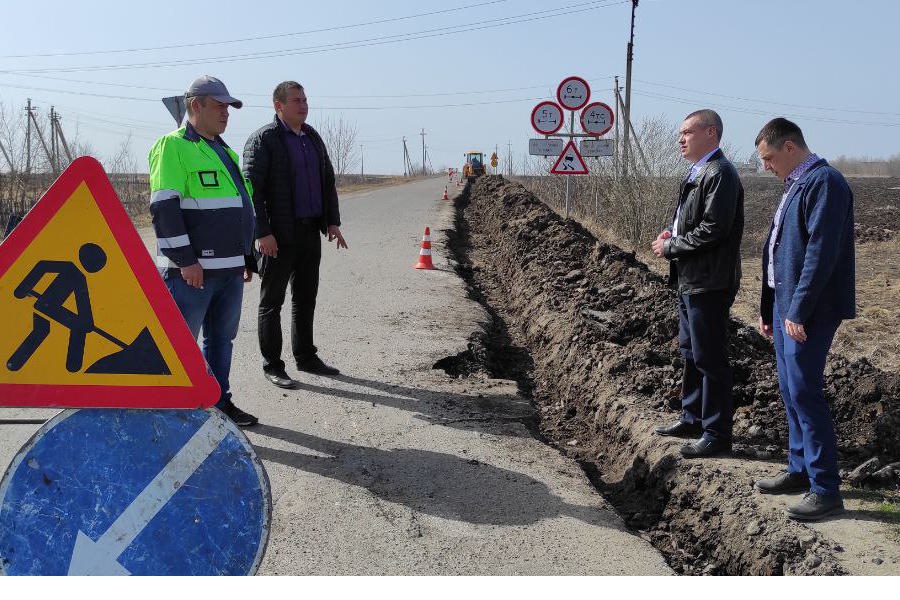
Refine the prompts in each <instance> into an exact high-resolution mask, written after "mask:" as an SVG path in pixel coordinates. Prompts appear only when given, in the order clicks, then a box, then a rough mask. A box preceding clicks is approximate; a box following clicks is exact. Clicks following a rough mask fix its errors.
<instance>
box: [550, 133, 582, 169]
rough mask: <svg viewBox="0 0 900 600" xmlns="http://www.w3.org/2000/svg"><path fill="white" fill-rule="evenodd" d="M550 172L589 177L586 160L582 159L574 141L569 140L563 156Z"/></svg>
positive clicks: (561, 155)
mask: <svg viewBox="0 0 900 600" xmlns="http://www.w3.org/2000/svg"><path fill="white" fill-rule="evenodd" d="M550 172H551V173H554V174H556V175H587V172H588V169H587V165H586V164H584V159H582V158H581V154H579V153H578V148H576V147H575V144H574V142H572V140H569V143H568V144H566V147H565V148H563V151H562V154H560V155H559V158H557V159H556V164H555V165H553V168H552V169H550Z"/></svg>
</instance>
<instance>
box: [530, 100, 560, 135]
mask: <svg viewBox="0 0 900 600" xmlns="http://www.w3.org/2000/svg"><path fill="white" fill-rule="evenodd" d="M548 104H549V105H551V106H554V107H556V109H557V110H558V111H559V125H557V126H556V129H554V130H553V131H541V130H540V129H538V128H537V127H536V126H535V124H534V113H536V112H537V111H538V109H539V108H540V107H542V106H546V105H548ZM564 117H565V115H564V114H563V109H562V107H561V106H560V105H559V104H557V103H556V102H551V101H550V100H544V101H543V102H538V104H537V105H536V106H535V107H534V108H533V109H531V127H532V128H533V129H534V130H535V131H537V132H538V133H539V134H541V135H553V134H554V133H556V132H557V131H559V130H560V129H562V126H563V121H564V120H565V118H564Z"/></svg>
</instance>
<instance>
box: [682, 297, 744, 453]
mask: <svg viewBox="0 0 900 600" xmlns="http://www.w3.org/2000/svg"><path fill="white" fill-rule="evenodd" d="M733 302H734V293H733V292H731V291H728V290H722V291H715V292H704V293H700V294H679V295H678V325H679V327H678V346H679V349H680V350H681V356H682V357H683V358H684V373H683V376H682V380H681V420H682V421H684V422H685V423H700V424H702V426H703V437H705V438H707V439H714V440H721V441H731V424H732V417H733V414H734V408H733V406H732V399H731V384H732V372H731V366H730V365H729V364H728V310H729V309H730V308H731V304H732V303H733Z"/></svg>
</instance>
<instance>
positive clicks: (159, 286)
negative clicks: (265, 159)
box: [0, 157, 219, 408]
mask: <svg viewBox="0 0 900 600" xmlns="http://www.w3.org/2000/svg"><path fill="white" fill-rule="evenodd" d="M0 314H2V315H3V321H4V323H3V327H2V329H0V406H54V407H74V408H79V407H101V406H102V407H118V408H197V407H200V406H203V407H206V406H211V405H212V404H214V403H215V402H216V401H217V400H218V395H219V388H218V384H217V383H216V381H215V379H214V378H213V377H212V376H211V375H210V374H209V373H208V370H207V368H206V363H205V361H204V360H203V356H202V355H201V354H200V351H199V348H198V347H197V344H196V341H195V340H194V339H193V337H192V336H191V334H190V331H189V330H188V328H187V325H186V324H185V322H184V320H183V318H182V317H181V314H180V313H179V312H178V308H177V307H176V306H175V303H174V301H173V300H172V298H171V296H170V295H169V292H168V290H167V289H166V287H165V285H164V284H163V281H162V279H161V278H160V276H159V274H158V272H157V270H156V267H155V266H154V264H153V261H152V260H151V258H150V255H149V254H148V253H147V250H146V248H145V246H144V244H143V242H142V241H141V239H140V237H139V236H138V234H137V231H135V229H134V226H133V225H132V224H131V221H130V220H129V218H128V216H127V214H126V213H125V211H124V209H123V208H122V205H121V203H120V201H119V199H118V197H117V196H116V193H115V191H114V190H113V189H112V186H111V185H110V183H109V180H108V178H107V177H106V174H105V173H104V171H103V168H102V167H101V166H100V164H99V163H98V162H97V161H96V160H94V159H93V158H90V157H82V158H79V159H77V160H76V161H74V162H73V163H72V164H71V165H70V166H69V168H68V169H66V171H65V172H64V173H63V174H62V175H61V176H60V178H59V179H58V180H57V181H56V182H55V183H54V184H53V185H52V186H51V187H50V189H49V190H47V192H46V193H45V194H44V196H43V197H41V199H40V200H39V201H38V202H37V204H35V206H34V208H32V209H31V211H30V212H29V213H28V215H26V217H25V218H24V219H23V220H22V222H21V223H19V224H18V225H17V226H16V228H15V229H14V230H13V231H12V233H11V234H10V236H9V237H8V238H7V239H6V240H4V241H3V243H2V244H0Z"/></svg>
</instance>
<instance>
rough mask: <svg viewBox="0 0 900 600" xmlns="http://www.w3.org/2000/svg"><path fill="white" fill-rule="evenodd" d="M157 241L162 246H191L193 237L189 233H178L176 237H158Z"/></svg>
mask: <svg viewBox="0 0 900 600" xmlns="http://www.w3.org/2000/svg"><path fill="white" fill-rule="evenodd" d="M156 243H157V244H159V247H160V248H181V247H182V246H189V245H190V244H191V238H190V237H188V235H187V234H185V235H176V236H175V237H167V238H156Z"/></svg>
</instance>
